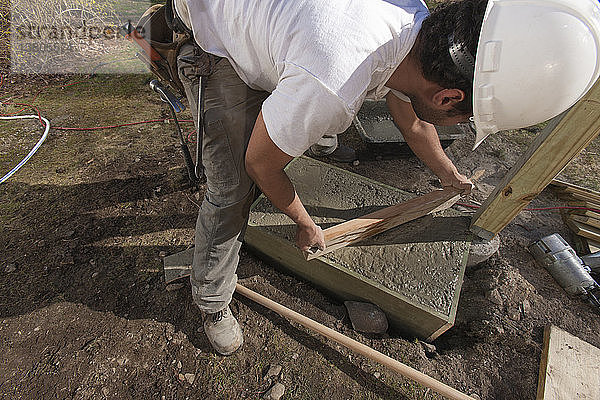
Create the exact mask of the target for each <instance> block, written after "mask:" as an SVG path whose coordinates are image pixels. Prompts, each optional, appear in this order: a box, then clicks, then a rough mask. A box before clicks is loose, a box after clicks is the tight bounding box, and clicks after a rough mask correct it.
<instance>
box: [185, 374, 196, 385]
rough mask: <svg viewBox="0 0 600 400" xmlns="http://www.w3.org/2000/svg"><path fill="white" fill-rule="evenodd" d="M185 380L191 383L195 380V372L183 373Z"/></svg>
mask: <svg viewBox="0 0 600 400" xmlns="http://www.w3.org/2000/svg"><path fill="white" fill-rule="evenodd" d="M184 377H185V380H186V381H187V382H188V383H189V384H190V385H191V384H193V383H194V381H195V380H196V375H195V374H184Z"/></svg>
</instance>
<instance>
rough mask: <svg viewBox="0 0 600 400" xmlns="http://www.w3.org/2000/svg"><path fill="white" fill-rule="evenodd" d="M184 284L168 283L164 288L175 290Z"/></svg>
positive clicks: (169, 290) (170, 290) (168, 290)
mask: <svg viewBox="0 0 600 400" xmlns="http://www.w3.org/2000/svg"><path fill="white" fill-rule="evenodd" d="M184 286H185V283H170V284H168V285H167V287H166V288H165V289H167V292H175V291H177V290H179V289H181V288H183V287H184Z"/></svg>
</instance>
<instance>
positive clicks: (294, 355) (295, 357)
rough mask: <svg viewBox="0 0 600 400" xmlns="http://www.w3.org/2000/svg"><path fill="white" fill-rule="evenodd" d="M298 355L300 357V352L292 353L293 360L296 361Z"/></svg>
mask: <svg viewBox="0 0 600 400" xmlns="http://www.w3.org/2000/svg"><path fill="white" fill-rule="evenodd" d="M298 357H299V355H298V353H294V354H292V360H294V361H295V360H297V359H298Z"/></svg>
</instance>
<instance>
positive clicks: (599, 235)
mask: <svg viewBox="0 0 600 400" xmlns="http://www.w3.org/2000/svg"><path fill="white" fill-rule="evenodd" d="M567 225H568V226H569V228H571V230H572V231H573V232H574V233H575V234H576V235H579V236H583V237H584V238H587V239H592V240H594V241H596V242H600V229H596V228H593V227H591V226H587V225H584V224H582V223H579V222H576V221H572V220H569V219H567Z"/></svg>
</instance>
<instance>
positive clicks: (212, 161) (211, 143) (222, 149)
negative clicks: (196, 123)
mask: <svg viewBox="0 0 600 400" xmlns="http://www.w3.org/2000/svg"><path fill="white" fill-rule="evenodd" d="M202 163H203V164H204V168H205V173H206V180H207V182H206V184H207V189H208V190H209V191H211V192H216V193H217V194H220V193H222V192H225V191H229V190H231V189H232V188H233V187H235V186H237V185H238V184H239V183H240V174H239V171H238V160H237V159H236V158H235V157H234V151H233V149H232V148H231V142H230V140H229V132H227V129H225V126H224V124H223V121H221V120H220V119H215V120H209V121H206V132H205V135H204V140H203V148H202Z"/></svg>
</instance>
